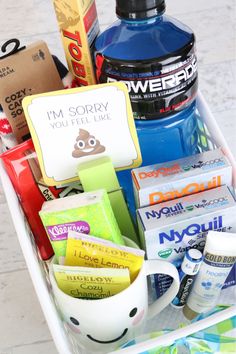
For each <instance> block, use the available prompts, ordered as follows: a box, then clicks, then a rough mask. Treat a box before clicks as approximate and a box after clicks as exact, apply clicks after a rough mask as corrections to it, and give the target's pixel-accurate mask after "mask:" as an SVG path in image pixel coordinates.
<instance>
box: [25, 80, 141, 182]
mask: <svg viewBox="0 0 236 354" xmlns="http://www.w3.org/2000/svg"><path fill="white" fill-rule="evenodd" d="M22 103H23V108H24V113H25V116H26V119H27V122H28V125H29V129H30V133H31V136H32V139H33V143H34V146H35V150H36V153H37V156H38V159H39V164H40V168H41V171H42V175H43V179H44V182H45V183H46V184H48V185H49V186H52V185H53V186H54V185H60V184H64V183H68V182H73V181H76V180H78V176H77V172H76V171H77V168H78V166H79V164H80V163H82V162H85V161H89V160H92V159H96V158H100V157H102V156H109V157H110V158H111V160H112V162H113V166H114V168H115V169H116V170H117V171H119V170H124V169H130V168H135V167H138V166H140V164H141V163H142V158H141V153H140V147H139V143H138V138H137V133H136V129H135V124H134V119H133V114H132V108H131V103H130V99H129V94H128V91H127V87H126V85H125V84H124V83H120V82H117V83H111V84H101V85H93V86H86V87H80V88H74V89H69V90H62V91H54V92H49V93H43V94H38V95H32V96H28V97H26V98H24V100H23V102H22ZM95 178H96V177H95Z"/></svg>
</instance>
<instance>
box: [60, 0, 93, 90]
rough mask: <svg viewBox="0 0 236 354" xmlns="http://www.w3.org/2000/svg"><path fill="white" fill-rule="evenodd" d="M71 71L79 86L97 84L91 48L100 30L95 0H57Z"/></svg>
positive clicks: (61, 29)
mask: <svg viewBox="0 0 236 354" xmlns="http://www.w3.org/2000/svg"><path fill="white" fill-rule="evenodd" d="M53 4H54V8H55V12H56V17H57V22H58V25H59V28H60V33H61V37H62V43H63V47H64V51H65V56H66V60H67V64H68V68H69V70H70V72H71V73H72V74H73V76H74V77H75V85H76V86H87V85H93V84H96V79H95V74H94V68H93V60H92V55H91V48H92V45H93V43H94V40H95V38H96V36H97V35H98V32H99V24H98V18H97V9H96V5H95V1H94V0H53Z"/></svg>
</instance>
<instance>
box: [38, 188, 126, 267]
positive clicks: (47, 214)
mask: <svg viewBox="0 0 236 354" xmlns="http://www.w3.org/2000/svg"><path fill="white" fill-rule="evenodd" d="M39 215H40V217H41V220H42V222H43V225H44V227H45V230H46V232H47V235H48V237H49V239H50V241H51V244H52V247H53V249H54V252H55V255H56V257H58V260H59V263H60V264H63V262H64V257H65V255H66V245H67V237H68V231H69V230H73V231H77V232H82V233H85V234H90V233H91V234H93V235H95V236H96V237H101V238H104V239H106V240H109V241H113V242H114V243H117V244H124V241H123V238H122V236H121V232H120V230H119V227H118V225H117V222H116V220H115V217H114V214H113V211H112V208H111V205H110V202H109V198H108V196H107V192H106V191H105V190H97V191H94V192H86V193H82V194H78V195H73V196H69V197H66V198H63V199H55V200H51V201H47V202H45V203H44V204H43V206H42V209H41V211H40V212H39ZM61 257H62V258H61Z"/></svg>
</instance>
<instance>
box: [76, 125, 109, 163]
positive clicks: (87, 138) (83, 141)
mask: <svg viewBox="0 0 236 354" xmlns="http://www.w3.org/2000/svg"><path fill="white" fill-rule="evenodd" d="M74 149H75V150H74V151H73V152H72V156H73V157H75V158H78V157H83V156H88V155H96V154H100V153H102V152H104V151H105V150H106V149H105V147H104V146H103V145H101V144H100V141H99V140H97V139H96V138H95V137H94V136H93V135H90V133H89V132H88V131H87V130H84V129H80V130H79V135H78V136H77V138H76V143H75V145H74Z"/></svg>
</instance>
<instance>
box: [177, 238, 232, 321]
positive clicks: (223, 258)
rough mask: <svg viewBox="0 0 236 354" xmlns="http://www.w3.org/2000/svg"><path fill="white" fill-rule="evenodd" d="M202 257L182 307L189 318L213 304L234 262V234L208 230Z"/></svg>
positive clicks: (206, 309)
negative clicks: (185, 302)
mask: <svg viewBox="0 0 236 354" xmlns="http://www.w3.org/2000/svg"><path fill="white" fill-rule="evenodd" d="M203 254H204V259H203V263H202V265H201V267H200V270H199V272H198V274H197V276H196V278H195V282H194V284H193V288H192V290H191V292H190V295H189V297H188V299H187V304H186V305H185V307H184V308H183V313H184V315H185V317H186V318H188V319H189V320H191V319H193V318H194V317H196V316H197V315H198V314H199V313H202V312H206V311H208V310H209V309H211V308H212V307H214V306H215V303H216V301H217V298H218V296H219V294H220V291H221V288H222V286H223V285H224V282H225V280H226V278H227V276H228V274H229V272H230V270H231V268H232V267H233V265H234V263H235V262H236V234H233V233H226V232H217V231H209V232H208V235H207V239H206V245H205V248H204V253H203Z"/></svg>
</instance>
